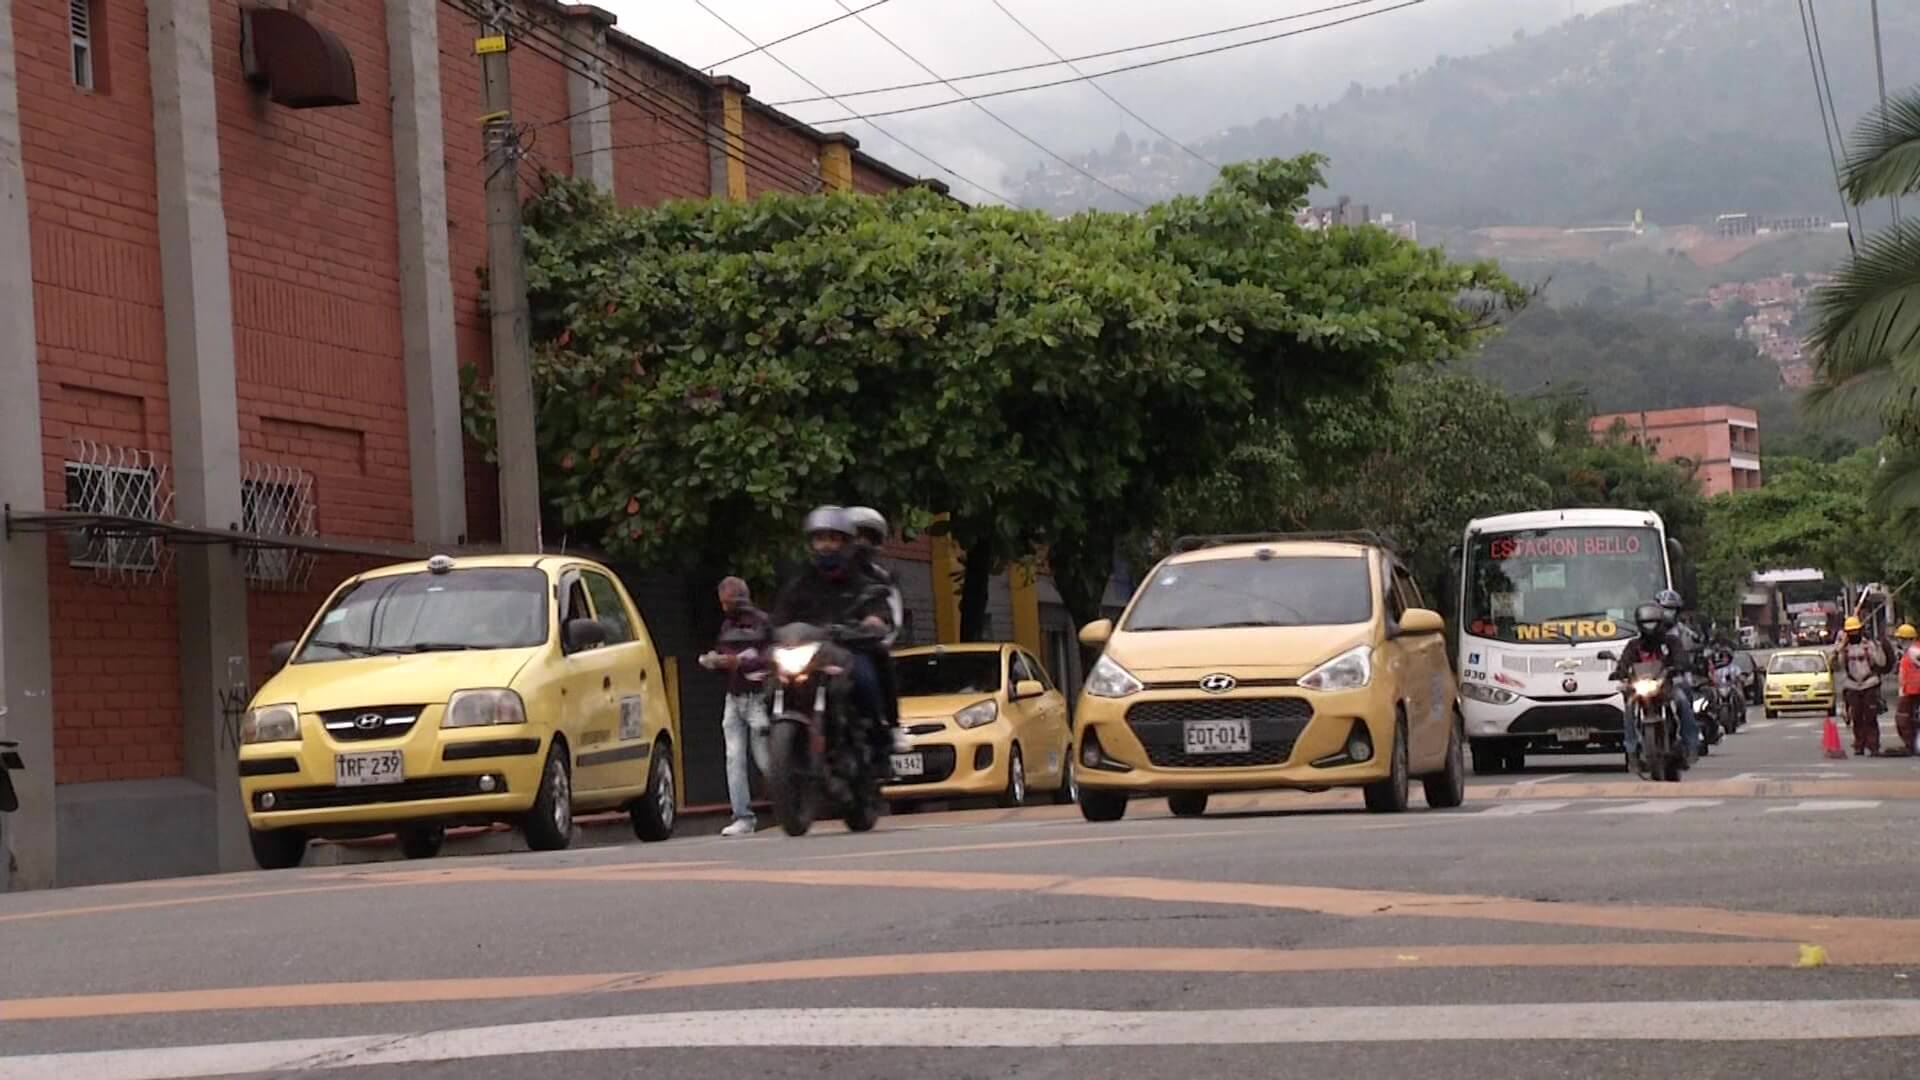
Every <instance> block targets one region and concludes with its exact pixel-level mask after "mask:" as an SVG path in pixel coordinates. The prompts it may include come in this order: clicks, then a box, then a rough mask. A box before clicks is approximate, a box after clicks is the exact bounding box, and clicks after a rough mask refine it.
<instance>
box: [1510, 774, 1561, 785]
mask: <svg viewBox="0 0 1920 1080" xmlns="http://www.w3.org/2000/svg"><path fill="white" fill-rule="evenodd" d="M1572 775H1573V774H1572V773H1565V772H1563V773H1554V774H1553V775H1552V776H1536V777H1534V778H1533V779H1531V780H1515V781H1514V782H1513V783H1514V786H1515V787H1532V786H1533V785H1535V784H1551V783H1553V782H1554V781H1555V780H1565V779H1566V778H1567V777H1569V776H1572Z"/></svg>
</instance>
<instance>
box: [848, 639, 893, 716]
mask: <svg viewBox="0 0 1920 1080" xmlns="http://www.w3.org/2000/svg"><path fill="white" fill-rule="evenodd" d="M848 675H849V676H850V677H851V678H852V679H853V707H854V708H856V709H859V710H860V711H861V712H864V713H866V714H867V715H868V716H870V717H873V718H874V719H875V720H877V721H879V722H880V723H881V724H882V725H883V726H884V725H886V724H888V723H890V722H891V720H892V713H893V710H891V709H889V708H887V694H886V691H885V690H883V689H881V683H880V668H879V666H878V665H876V664H875V663H874V660H873V657H872V656H871V655H869V654H867V653H863V652H856V653H854V654H853V667H852V669H851V670H850V671H849V672H848Z"/></svg>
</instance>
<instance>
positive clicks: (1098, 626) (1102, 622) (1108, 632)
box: [1080, 619, 1113, 649]
mask: <svg viewBox="0 0 1920 1080" xmlns="http://www.w3.org/2000/svg"><path fill="white" fill-rule="evenodd" d="M1112 636H1113V620H1112V619H1099V620H1096V621H1094V622H1090V623H1088V624H1087V625H1085V626H1083V627H1081V628H1080V644H1082V645H1085V646H1086V647H1087V648H1089V649H1098V648H1100V647H1101V646H1102V645H1105V644H1106V643H1107V639H1108V638H1110V637H1112Z"/></svg>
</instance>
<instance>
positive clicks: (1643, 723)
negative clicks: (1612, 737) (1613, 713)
mask: <svg viewBox="0 0 1920 1080" xmlns="http://www.w3.org/2000/svg"><path fill="white" fill-rule="evenodd" d="M1599 659H1601V660H1618V659H1619V656H1617V655H1616V654H1614V653H1611V652H1603V653H1601V654H1600V656H1599ZM1675 692H1676V688H1675V687H1674V686H1673V678H1672V675H1671V673H1669V672H1668V671H1667V668H1666V665H1665V664H1663V663H1661V662H1660V661H1658V660H1643V661H1640V662H1639V663H1637V664H1634V665H1633V668H1632V670H1631V671H1630V672H1629V673H1628V684H1627V717H1626V722H1627V723H1629V724H1637V725H1639V728H1640V760H1641V761H1642V762H1644V763H1645V771H1646V775H1647V777H1648V779H1651V780H1655V781H1659V782H1663V783H1678V782H1679V780H1680V773H1681V772H1682V771H1683V770H1684V769H1685V767H1686V757H1687V751H1686V746H1685V745H1684V744H1683V743H1682V742H1681V739H1680V714H1679V711H1678V710H1676V709H1675V708H1674V706H1673V694H1674V693H1675Z"/></svg>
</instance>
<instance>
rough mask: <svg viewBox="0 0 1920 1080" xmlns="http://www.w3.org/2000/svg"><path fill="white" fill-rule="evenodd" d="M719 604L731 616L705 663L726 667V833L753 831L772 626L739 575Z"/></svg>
mask: <svg viewBox="0 0 1920 1080" xmlns="http://www.w3.org/2000/svg"><path fill="white" fill-rule="evenodd" d="M720 610H721V611H723V612H725V613H726V619H725V620H724V621H723V622H722V623H721V626H720V641H719V643H718V644H717V645H715V646H714V649H713V651H712V652H709V653H707V654H706V655H705V656H702V657H701V658H700V666H701V667H704V668H707V669H708V670H710V671H724V672H726V673H727V704H726V707H725V708H724V709H723V710H722V711H721V714H720V731H721V734H722V735H724V736H725V738H726V743H727V800H728V801H729V802H730V803H731V804H732V809H733V822H732V823H731V824H729V825H728V826H727V827H726V828H724V829H722V830H720V835H722V836H730V837H731V836H752V835H753V833H754V830H755V829H757V828H759V821H758V820H757V819H756V818H755V817H754V813H753V789H752V787H751V784H750V777H749V776H748V774H747V760H748V757H749V756H751V757H752V759H753V760H754V762H755V763H757V764H758V765H759V766H760V773H761V775H763V776H764V775H765V774H766V772H767V750H766V741H767V729H768V727H769V726H770V722H769V720H768V716H767V683H766V677H767V651H768V649H769V647H770V645H771V642H772V636H773V631H772V628H771V624H769V623H768V621H767V616H766V615H765V614H764V613H763V612H761V610H760V609H759V608H757V607H754V606H753V593H752V591H751V590H750V589H748V587H747V583H746V582H745V581H742V580H741V579H739V578H737V577H730V578H727V579H726V580H725V581H722V582H721V583H720Z"/></svg>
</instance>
